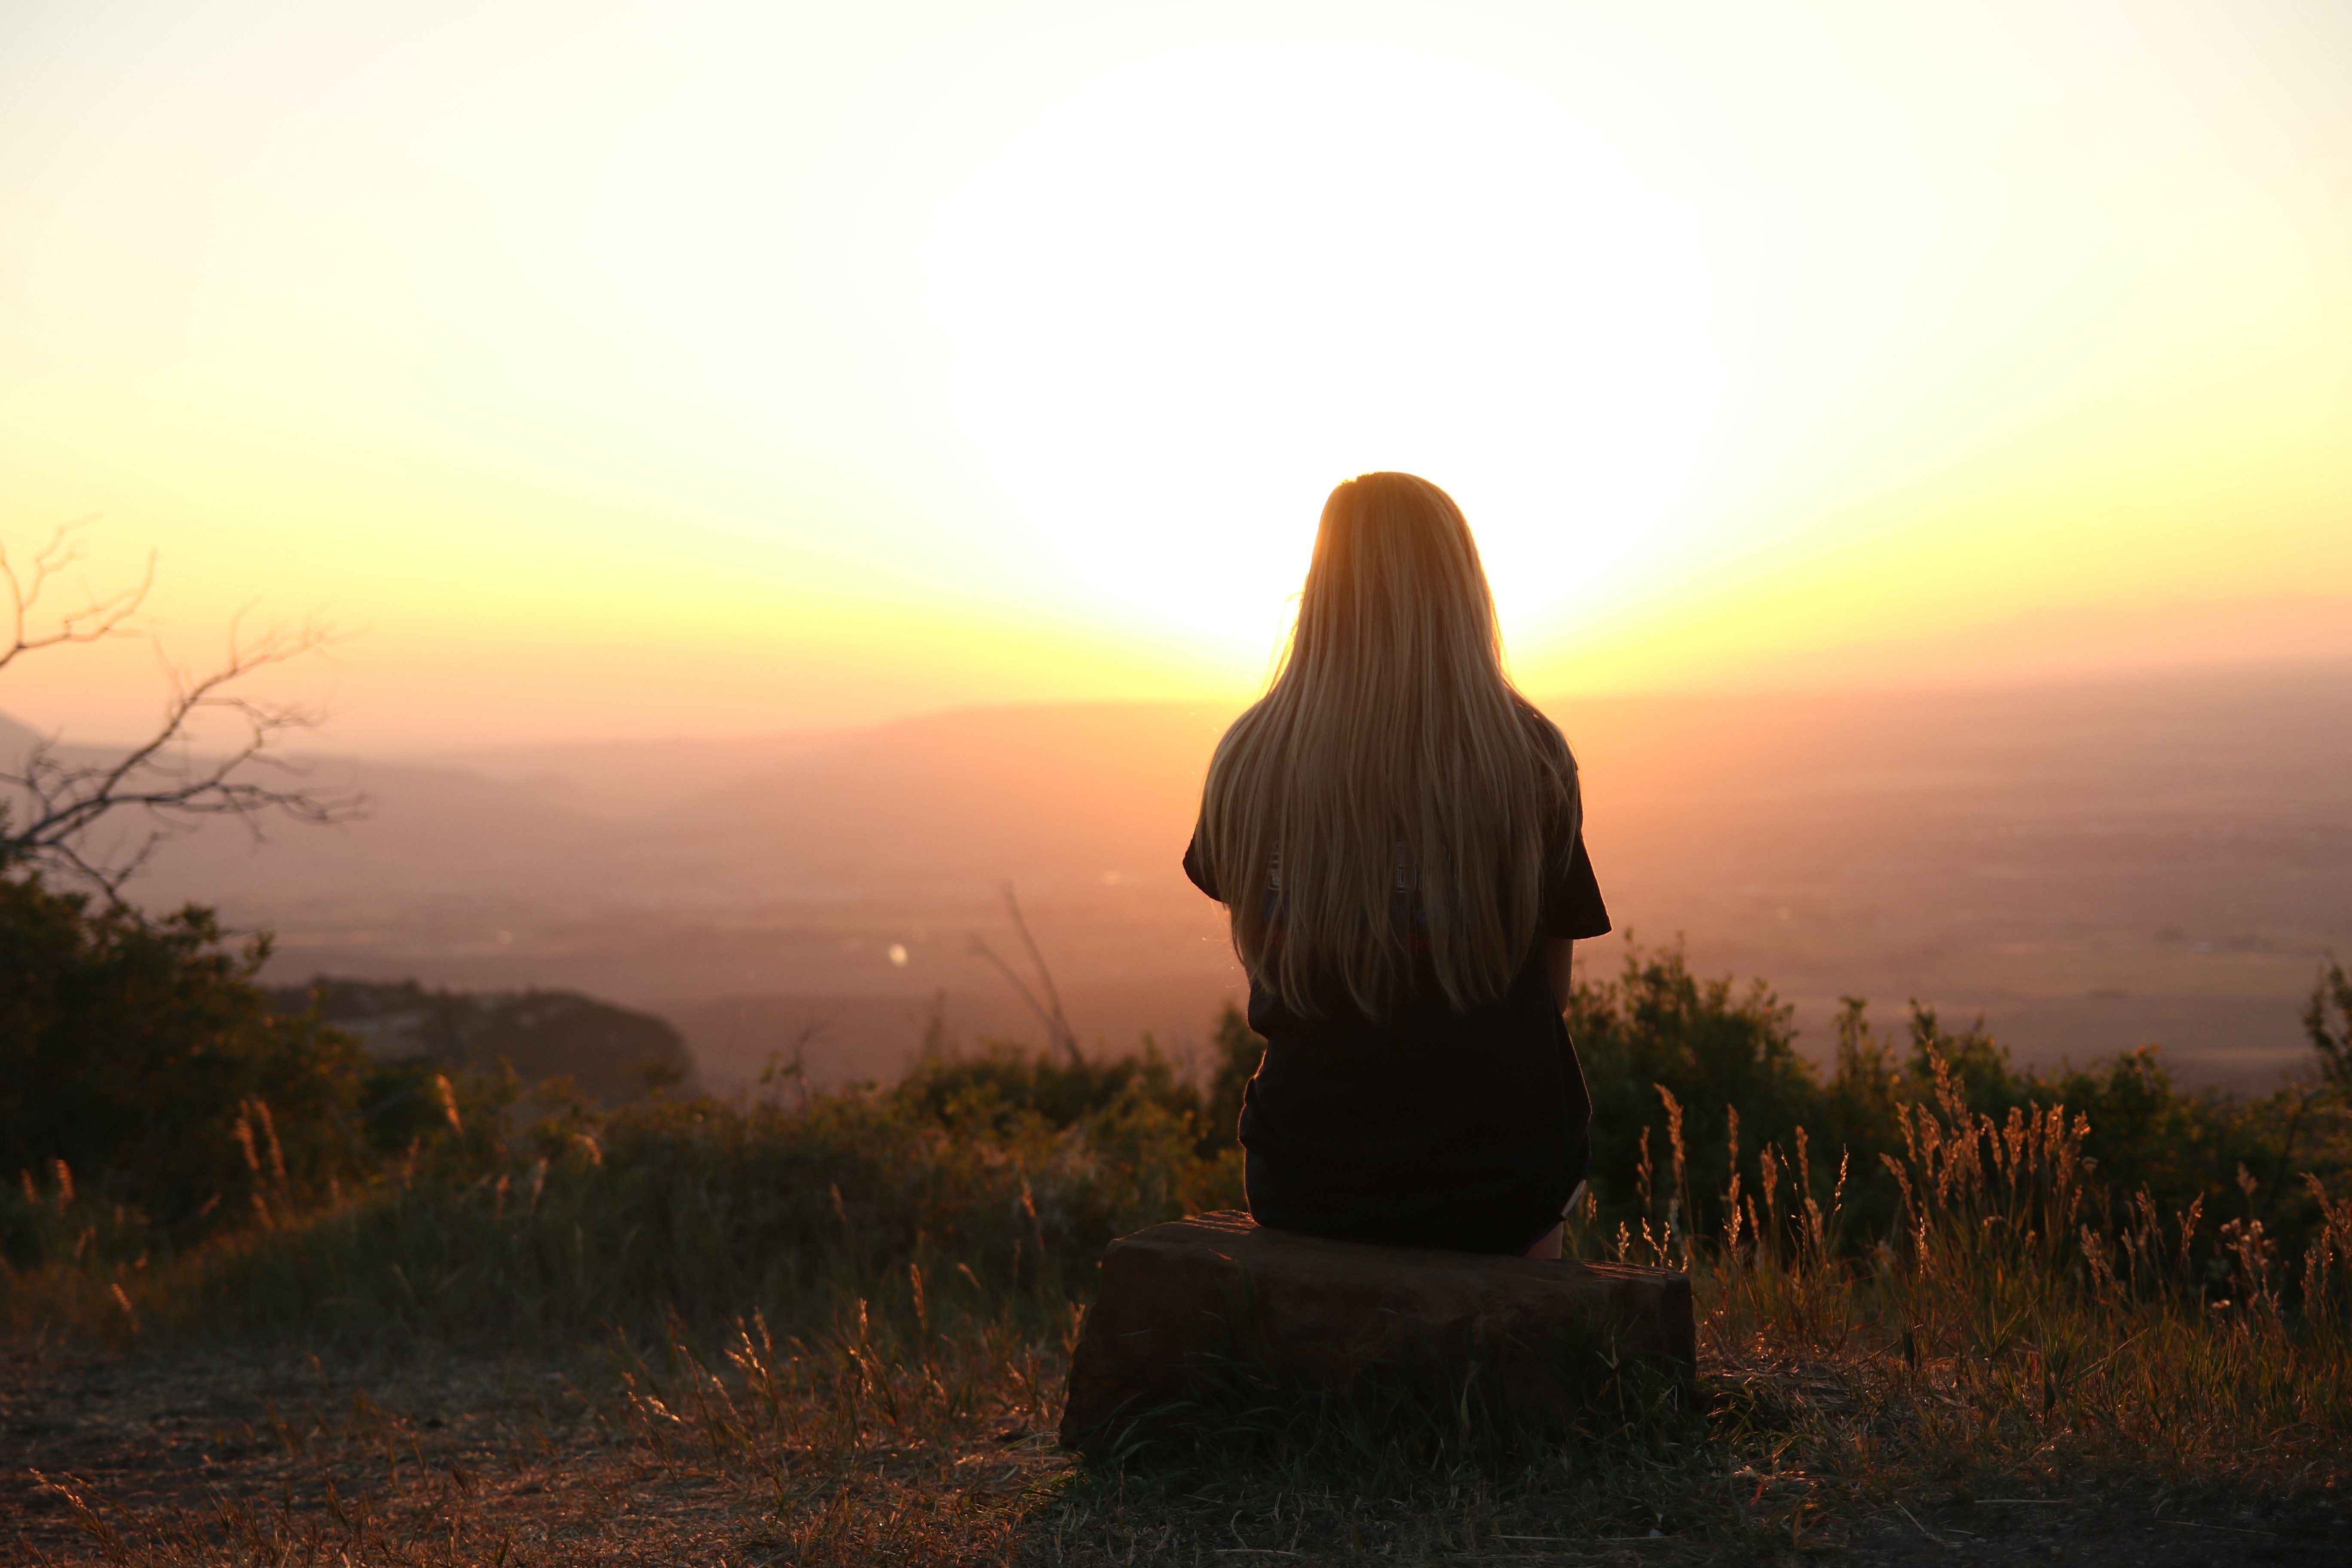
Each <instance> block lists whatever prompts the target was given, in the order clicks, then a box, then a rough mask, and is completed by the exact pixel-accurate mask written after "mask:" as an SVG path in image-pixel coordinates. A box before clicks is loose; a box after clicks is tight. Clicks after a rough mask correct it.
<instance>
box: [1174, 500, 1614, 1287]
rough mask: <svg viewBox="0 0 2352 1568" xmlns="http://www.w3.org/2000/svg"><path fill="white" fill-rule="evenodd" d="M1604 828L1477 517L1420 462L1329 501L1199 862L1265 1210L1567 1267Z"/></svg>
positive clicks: (1236, 731)
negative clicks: (1225, 964) (1220, 956)
mask: <svg viewBox="0 0 2352 1568" xmlns="http://www.w3.org/2000/svg"><path fill="white" fill-rule="evenodd" d="M1580 828H1581V823H1580V806H1579V801H1578V795H1577V784H1576V762H1575V759H1574V758H1573V757H1571V756H1570V753H1569V749H1568V744H1567V742H1565V741H1563V740H1561V738H1560V734H1559V731H1558V730H1557V729H1555V728H1554V727H1553V726H1552V724H1551V722H1550V721H1549V720H1547V719H1545V718H1544V717H1543V715H1541V714H1540V713H1538V712H1537V711H1536V710H1535V708H1534V707H1533V706H1532V705H1531V704H1529V703H1528V700H1526V699H1525V698H1523V697H1521V696H1520V695H1519V694H1518V692H1517V690H1516V689H1513V687H1512V686H1511V683H1510V680H1509V679H1508V678H1507V676H1506V675H1505V674H1504V673H1503V664H1502V645H1501V638H1500V636H1499V634H1498V632H1497V629H1496V622H1495V605H1494V597H1493V595H1492V594H1491V593H1490V592H1489V591H1488V589H1487V586H1486V573H1485V571H1484V569H1483V568H1482V567H1481V566H1480V565H1479V563H1478V547H1477V545H1476V544H1475V542H1473V541H1472V539H1471V537H1470V527H1469V524H1468V523H1467V522H1465V521H1464V520H1463V516H1462V510H1461V509H1460V508H1459V507H1457V506H1455V505H1454V500H1453V498H1452V497H1450V496H1448V495H1447V494H1446V493H1445V492H1444V490H1441V489H1438V488H1437V487H1436V486H1435V485H1433V484H1431V483H1429V482H1428V481H1427V480H1426V479H1416V478H1414V477H1413V476H1412V475H1410V474H1366V475H1363V476H1362V477H1360V478H1358V479H1350V480H1349V481H1348V482H1346V483H1345V484H1342V485H1341V486H1339V489H1335V490H1333V491H1332V492H1331V499H1330V500H1328V501H1327V502H1325V503H1324V507H1323V521H1322V524H1321V527H1320V529H1319V530H1318V532H1317V534H1316V538H1315V556H1314V560H1313V562H1312V563H1311V564H1310V565H1309V566H1308V567H1307V585H1306V588H1305V590H1304V592H1303V593H1302V594H1301V595H1300V599H1299V606H1298V621H1297V629H1296V630H1295V631H1294V633H1293V634H1292V638H1291V645H1290V651H1289V657H1288V658H1286V660H1285V661H1284V664H1283V667H1282V670H1281V673H1280V674H1279V675H1278V676H1276V679H1275V682H1274V685H1273V687H1272V688H1271V689H1269V690H1268V691H1267V692H1266V694H1265V697H1263V698H1262V699H1260V700H1258V702H1257V703H1256V705H1255V706H1254V707H1252V708H1251V709H1250V710H1248V711H1247V712H1245V713H1244V714H1243V715H1242V716H1241V717H1240V718H1239V719H1237V720H1235V721H1234V725H1233V727H1232V728H1231V729H1229V730H1227V731H1225V736H1224V739H1223V741H1222V742H1219V743H1218V746H1217V751H1216V755H1215V757H1214V758H1213V760H1212V761H1211V762H1210V763H1209V776H1208V783H1207V785H1206V787H1205V788H1204V789H1203V791H1202V801H1201V818H1200V824H1199V826H1197V827H1196V828H1195V829H1194V831H1193V834H1192V846H1191V847H1189V848H1188V849H1186V850H1185V852H1184V869H1185V872H1186V874H1187V875H1189V876H1190V877H1191V878H1192V881H1193V882H1194V884H1195V885H1196V886H1198V887H1199V888H1200V889H1201V890H1202V892H1204V893H1206V894H1208V895H1209V896H1210V897H1211V898H1213V899H1216V900H1219V901H1221V902H1223V904H1225V905H1226V907H1227V910H1228V912H1229V915H1230V918H1231V923H1232V928H1233V941H1234V951H1235V952H1237V953H1238V954H1239V955H1240V957H1241V961H1242V965H1243V967H1244V969H1245V970H1246V971H1247V972H1248V973H1249V977H1250V1003H1249V1021H1250V1026H1251V1027H1252V1028H1253V1029H1255V1030H1256V1031H1257V1032H1258V1034H1259V1035H1261V1036H1263V1037H1265V1042H1266V1050H1265V1059H1264V1060H1263V1061H1262V1062H1261V1063H1260V1065H1259V1067H1258V1070H1257V1075H1256V1076H1255V1078H1253V1079H1251V1080H1250V1084H1249V1090H1248V1094H1247V1096H1246V1098H1245V1100H1244V1105H1243V1110H1242V1115H1241V1141H1242V1142H1243V1144H1244V1146H1245V1148H1246V1149H1247V1159H1246V1164H1245V1171H1246V1179H1247V1183H1248V1190H1249V1204H1250V1211H1251V1213H1252V1214H1253V1215H1255V1216H1256V1217H1257V1219H1258V1220H1259V1221H1260V1222H1261V1223H1263V1224H1266V1225H1270V1226H1279V1227H1281V1228H1283V1229H1286V1230H1297V1231H1304V1232H1307V1233H1309V1234H1312V1235H1317V1236H1328V1237H1339V1238H1341V1239H1345V1240H1354V1241H1373V1242H1384V1243H1389V1244H1391V1245H1396V1246H1408V1247H1448V1248H1453V1249H1456V1250H1461V1251H1470V1252H1505V1253H1516V1252H1524V1253H1525V1254H1526V1255H1527V1256H1528V1257H1531V1258H1557V1257H1559V1243H1560V1217H1561V1215H1562V1213H1563V1211H1564V1209H1565V1206H1566V1205H1567V1203H1568V1201H1569V1199H1570V1195H1571V1194H1573V1193H1574V1191H1575V1190H1576V1188H1577V1187H1578V1186H1579V1184H1580V1183H1581V1182H1582V1181H1583V1179H1584V1175H1585V1172H1586V1167H1587V1165H1588V1163H1589V1160H1590V1152H1591V1150H1590V1143H1589V1140H1588V1131H1589V1126H1588V1124H1589V1122H1590V1121H1591V1100H1590V1099H1589V1098H1588V1097H1587V1095H1586V1093H1585V1088H1584V1074H1583V1071H1582V1069H1581V1068H1580V1067H1579V1066H1578V1064H1577V1060H1576V1049H1575V1047H1574V1046H1573V1045H1572V1044H1570V1040H1569V1037H1568V1029H1567V1026H1566V1025H1565V1024H1564V1023H1563V1022H1562V1021H1561V1016H1560V1014H1561V1010H1562V1007H1563V1006H1564V1005H1565V1004H1566V1001H1567V997H1568V984H1569V952H1570V943H1571V942H1573V940H1574V939H1575V938H1577V937H1580V936H1581V937H1591V936H1599V935H1601V933H1602V932H1604V931H1608V929H1609V915H1608V911H1607V910H1605V909H1604V908H1603V907H1602V904H1601V890H1600V888H1599V887H1598V886H1597V885H1596V884H1595V882H1594V880H1593V877H1592V867H1591V861H1590V860H1588V859H1587V858H1586V857H1585V853H1584V841H1583V837H1582V834H1581V831H1580Z"/></svg>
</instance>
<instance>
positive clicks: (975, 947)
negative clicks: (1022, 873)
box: [971, 882, 1084, 1062]
mask: <svg viewBox="0 0 2352 1568" xmlns="http://www.w3.org/2000/svg"><path fill="white" fill-rule="evenodd" d="M1004 904H1005V908H1007V909H1008V910H1011V911H1012V913H1013V929H1014V930H1016V931H1019V932H1020V933H1021V942H1022V945H1023V946H1024V947H1026V948H1027V949H1028V950H1029V961H1030V962H1031V963H1034V964H1035V965H1036V966H1037V979H1038V982H1039V983H1040V984H1041V985H1043V987H1044V989H1045V999H1044V1000H1043V1001H1041V1000H1039V998H1038V996H1037V994H1036V993H1035V992H1034V991H1032V990H1030V989H1029V987H1028V985H1027V984H1026V983H1024V981H1023V980H1022V978H1021V976H1019V975H1018V974H1015V973H1013V966H1012V965H1011V964H1009V963H1005V962H1004V960H1003V959H1001V958H999V957H997V956H996V951H995V949H993V948H992V947H990V946H989V945H988V943H986V942H982V940H981V939H980V938H979V937H978V936H974V937H973V938H972V939H971V950H972V952H976V953H978V954H979V955H980V956H981V957H982V958H984V959H986V960H988V962H989V963H992V964H994V965H995V966H996V972H997V973H999V974H1002V975H1003V976H1004V979H1005V982H1006V984H1010V985H1011V986H1012V987H1013V990H1014V991H1016V992H1018V993H1020V995H1021V1000H1023V1001H1024V1002H1026V1003H1027V1004H1029V1010H1030V1011H1031V1012H1033V1013H1034V1014H1036V1015H1037V1021H1038V1022H1039V1023H1041V1024H1043V1025H1045V1037H1046V1038H1047V1039H1048V1040H1049V1041H1051V1042H1052V1043H1053V1044H1054V1045H1055V1046H1058V1047H1061V1048H1062V1049H1063V1050H1064V1051H1066V1052H1067V1053H1069V1058H1070V1059H1071V1060H1072V1061H1074V1062H1075V1061H1081V1060H1083V1059H1084V1058H1083V1056H1082V1055H1081V1053H1080V1052H1079V1050H1078V1032H1077V1031H1076V1029H1073V1028H1071V1027H1070V1020H1069V1017H1068V1016H1067V1015H1066V1014H1065V1013H1064V1012H1063V1011H1062V994H1061V993H1060V992H1059V991H1057V990H1055V987H1054V972H1053V971H1052V970H1050V969H1048V968H1046V967H1045V954H1044V953H1042V952H1038V951H1037V941H1036V939H1035V938H1034V937H1033V936H1031V935H1030V934H1029V922H1028V921H1027V920H1026V919H1024V917H1023V915H1022V913H1021V900H1019V899H1017V898H1015V897H1013V884H1012V883H1010V882H1007V883H1005V884H1004ZM1049 1004H1050V1005H1049Z"/></svg>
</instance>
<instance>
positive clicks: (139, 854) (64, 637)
mask: <svg viewBox="0 0 2352 1568" xmlns="http://www.w3.org/2000/svg"><path fill="white" fill-rule="evenodd" d="M69 533H70V530H69V529H61V530H59V531H58V533H57V534H56V535H55V536H54V537H52V538H51V539H50V541H49V542H48V543H47V544H46V545H44V546H43V547H42V549H41V550H40V552H38V553H37V554H36V555H35V556H34V557H33V559H32V561H31V562H30V563H28V564H27V565H26V568H25V569H24V571H23V572H22V573H21V574H20V572H19V571H18V570H17V568H16V567H15V566H14V565H12V564H11V563H9V562H8V560H7V559H6V556H5V552H0V581H5V584H6V587H7V590H8V593H9V595H10V604H11V605H13V614H14V616H15V623H14V624H15V635H14V639H13V642H12V643H11V644H9V645H8V646H6V647H0V668H6V666H7V664H8V662H9V661H10V660H11V659H13V658H16V656H17V655H18V654H22V653H26V652H30V651H33V650H35V649H37V648H43V647H54V646H56V645H57V644H58V643H61V642H93V641H96V640H97V639H99V638H100V637H114V636H124V635H136V634H135V633H132V632H130V631H128V630H127V628H126V626H125V623H126V621H127V620H128V618H129V616H131V614H132V612H134V611H135V610H136V609H137V608H138V607H139V605H141V604H142V602H144V600H145V598H146V595H147V591H148V588H149V586H150V585H151V584H152V581H153V577H154V559H153V557H152V556H150V557H149V559H148V565H147V570H146V572H145V574H143V575H142V577H141V579H140V581H139V583H138V584H137V585H136V586H134V587H131V588H129V589H126V590H124V591H123V592H121V593H120V594H115V595H108V596H106V597H104V598H93V599H91V600H89V602H88V603H87V604H86V605H83V606H82V607H81V608H79V609H77V610H74V611H71V612H68V614H67V615H65V616H62V617H60V619H59V622H58V626H56V627H55V628H54V629H53V630H51V631H49V632H47V633H45V634H42V635H39V636H31V635H28V634H27V632H26V624H27V617H28V616H29V614H30V612H31V610H32V608H33V606H34V605H35V604H36V603H37V601H38V599H39V597H40V595H41V593H42V590H43V588H44V587H45V586H46V584H47V582H48V579H49V578H51V577H52V576H54V575H55V574H57V573H58V571H60V570H62V569H63V568H64V567H65V566H66V565H68V564H69V563H71V562H72V561H74V560H76V559H78V558H79V556H78V552H77V551H76V550H75V548H74V547H73V546H72V545H71V544H70V543H69V542H68V535H69ZM245 615H246V612H244V611H240V612H238V614H237V616H235V617H234V618H232V620H231V622H230V625H229V633H228V647H227V651H226V656H225V657H224V659H223V661H222V663H221V664H220V665H218V666H217V667H216V668H214V669H212V670H211V671H209V672H208V673H206V674H204V675H202V676H191V675H189V674H188V673H187V672H185V671H184V670H180V669H175V668H171V667H169V666H167V667H166V668H165V676H166V679H167V681H168V683H169V687H170V696H169V698H168V700H166V701H165V703H164V706H163V717H162V718H161V720H160V721H158V723H157V725H156V727H155V729H154V731H153V732H152V734H150V735H149V736H148V738H147V739H146V740H144V741H142V742H139V743H138V744H136V745H133V746H131V747H130V748H128V749H127V750H125V751H123V752H121V753H119V754H116V755H113V756H111V757H108V758H104V759H101V760H98V761H68V759H66V758H65V757H62V756H60V755H59V754H58V743H57V738H56V737H54V736H51V737H49V738H47V739H45V740H43V741H41V742H37V744H35V745H34V747H33V748H32V750H31V751H30V752H27V753H26V756H25V758H24V760H23V761H22V762H21V763H19V764H18V769H19V771H17V772H16V773H6V772H0V786H5V787H9V788H12V789H13V790H14V792H15V793H16V796H17V799H16V802H15V803H13V804H14V805H16V807H17V809H15V810H11V809H10V808H9V807H8V806H7V805H0V868H6V867H9V866H13V865H30V866H33V867H35V868H40V869H47V870H52V871H58V872H61V873H63V874H65V875H67V876H68V877H70V878H72V879H77V880H79V881H83V882H86V883H89V884H90V885H91V886H93V887H95V888H97V889H99V890H100V891H101V892H103V893H104V894H105V895H106V896H107V897H108V898H109V899H110V900H113V901H114V902H117V903H120V902H121V889H122V886H123V884H124V883H126V882H127V881H129V880H130V879H131V878H132V877H134V876H135V875H137V874H138V872H139V871H140V870H141V869H142V868H143V867H144V866H145V865H146V864H147V862H148V861H149V859H150V858H152V856H153V855H154V853H155V850H156V848H157V847H159V846H160V845H162V844H163V842H164V841H165V840H166V839H168V838H170V837H173V836H174V835H176V834H180V833H185V832H189V831H191V830H193V829H194V828H195V827H196V826H199V825H200V824H201V823H202V821H203V820H204V819H205V818H207V817H215V816H234V817H236V818H239V819H240V820H242V821H243V822H244V823H245V825H246V826H247V829H248V830H249V831H251V832H252V833H253V835H254V837H255V838H256V839H257V840H258V839H259V837H261V831H260V821H259V818H260V817H261V816H263V815H264V814H267V813H278V814H281V815H284V816H290V817H292V818H293V819H294V820H296V821H298V822H309V823H318V824H328V823H337V822H348V821H351V820H352V819H353V818H355V817H357V816H361V815H362V814H363V813H364V811H365V810H366V806H367V802H366V800H365V798H364V797H363V796H361V795H357V794H354V793H352V792H350V791H336V790H317V789H310V788H307V787H303V786H301V785H300V784H279V783H277V782H274V781H272V780H269V779H266V778H258V777H256V776H254V775H255V774H256V773H275V774H277V775H278V778H281V779H288V780H300V779H303V778H306V777H307V776H308V772H307V770H306V769H305V768H303V767H301V766H300V765H299V764H297V763H292V762H290V761H289V760H288V759H286V758H284V757H282V756H279V755H276V754H274V753H273V752H271V747H272V746H274V745H275V744H276V743H277V742H278V740H279V739H280V738H281V737H282V736H283V735H284V734H285V733H286V732H287V731H294V730H306V729H310V728H312V727H314V726H316V725H317V724H319V723H320V721H322V720H323V718H324V714H323V713H321V712H320V710H317V709H314V708H310V707H305V706H302V705H300V704H296V703H284V702H275V701H270V700H264V699H260V698H256V697H250V696H247V695H246V694H245V693H244V692H242V691H239V690H237V689H236V687H237V685H238V683H239V682H242V681H245V680H247V679H249V678H250V677H252V676H253V675H254V674H256V673H257V671H260V670H262V669H266V668H269V667H271V666H273V665H279V664H284V663H287V662H288V661H289V660H292V659H296V658H303V657H305V656H306V655H310V654H314V653H317V652H320V650H322V649H323V648H325V647H328V646H330V645H331V643H332V641H333V640H334V638H333V633H332V631H331V628H329V627H328V626H326V625H325V624H324V623H322V622H320V621H318V620H316V619H312V620H310V621H307V622H305V623H304V624H303V625H302V626H299V628H294V629H290V630H289V629H287V628H284V627H273V628H271V629H270V630H268V631H267V632H265V633H262V634H261V635H259V636H257V637H249V636H247V634H246V632H245V631H244V620H245ZM215 719H226V721H229V723H230V725H231V727H232V729H233V731H236V733H237V737H238V738H237V739H236V740H235V741H233V742H230V743H228V744H227V745H226V746H225V747H224V748H223V749H222V750H220V751H219V752H216V753H215V754H211V755H199V754H198V753H197V752H196V751H195V745H196V742H197V737H196V736H195V735H194V733H192V727H194V726H195V725H198V724H199V723H201V722H203V721H208V720H215ZM118 816H133V817H143V818H144V819H145V820H146V822H147V824H148V830H147V832H146V833H145V834H144V835H143V836H142V837H141V839H140V842H139V843H138V845H137V847H135V848H131V849H129V850H128V851H124V850H120V849H117V850H108V849H105V848H101V847H98V846H95V845H94V844H93V842H92V836H93V830H94V829H95V828H96V827H97V826H98V825H99V824H100V822H101V821H104V820H107V819H109V818H116V817H118Z"/></svg>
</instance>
